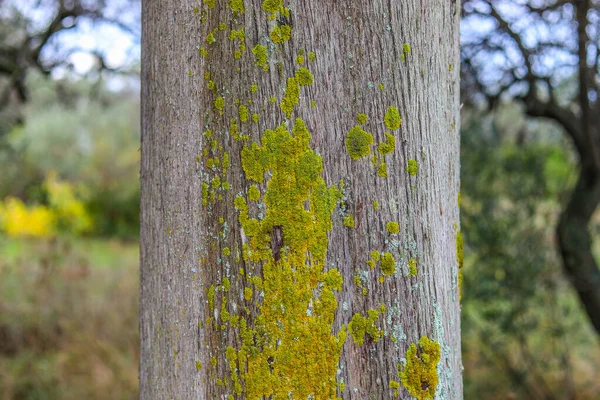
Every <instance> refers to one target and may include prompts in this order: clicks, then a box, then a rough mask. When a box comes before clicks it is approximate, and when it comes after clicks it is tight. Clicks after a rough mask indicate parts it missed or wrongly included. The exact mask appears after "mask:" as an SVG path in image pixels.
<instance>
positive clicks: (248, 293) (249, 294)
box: [244, 287, 254, 301]
mask: <svg viewBox="0 0 600 400" xmlns="http://www.w3.org/2000/svg"><path fill="white" fill-rule="evenodd" d="M253 294H254V290H252V288H249V287H247V288H244V300H246V301H251V300H252V295H253Z"/></svg>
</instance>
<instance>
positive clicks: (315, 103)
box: [310, 100, 317, 108]
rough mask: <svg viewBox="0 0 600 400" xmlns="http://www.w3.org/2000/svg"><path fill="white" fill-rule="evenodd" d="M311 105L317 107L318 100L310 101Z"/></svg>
mask: <svg viewBox="0 0 600 400" xmlns="http://www.w3.org/2000/svg"><path fill="white" fill-rule="evenodd" d="M310 106H311V107H312V108H317V102H316V101H314V100H311V102H310Z"/></svg>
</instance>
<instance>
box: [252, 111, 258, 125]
mask: <svg viewBox="0 0 600 400" xmlns="http://www.w3.org/2000/svg"><path fill="white" fill-rule="evenodd" d="M252 122H254V123H255V124H258V114H256V113H254V114H252Z"/></svg>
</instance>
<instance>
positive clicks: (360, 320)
mask: <svg viewBox="0 0 600 400" xmlns="http://www.w3.org/2000/svg"><path fill="white" fill-rule="evenodd" d="M378 318H379V311H377V310H372V309H371V310H369V311H367V317H363V316H362V315H361V314H354V315H353V316H352V320H351V321H350V322H349V323H348V331H349V332H350V336H352V339H354V343H356V344H357V345H358V346H362V345H363V344H364V343H365V335H369V336H371V338H372V339H373V341H374V342H377V341H378V340H379V339H380V338H381V336H382V332H381V330H380V329H379V328H378V327H377V325H376V322H377V319H378Z"/></svg>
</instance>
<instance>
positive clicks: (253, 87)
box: [250, 83, 258, 93]
mask: <svg viewBox="0 0 600 400" xmlns="http://www.w3.org/2000/svg"><path fill="white" fill-rule="evenodd" d="M250 91H251V92H252V93H256V92H258V85H257V84H256V83H253V84H252V86H250Z"/></svg>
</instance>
